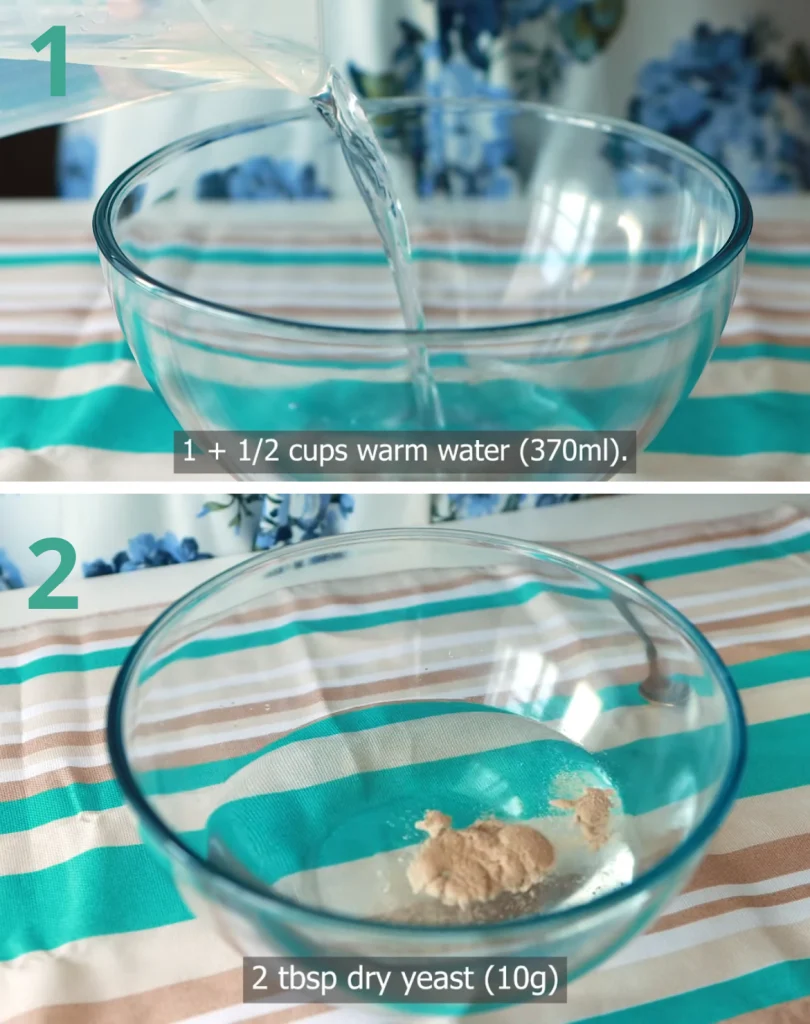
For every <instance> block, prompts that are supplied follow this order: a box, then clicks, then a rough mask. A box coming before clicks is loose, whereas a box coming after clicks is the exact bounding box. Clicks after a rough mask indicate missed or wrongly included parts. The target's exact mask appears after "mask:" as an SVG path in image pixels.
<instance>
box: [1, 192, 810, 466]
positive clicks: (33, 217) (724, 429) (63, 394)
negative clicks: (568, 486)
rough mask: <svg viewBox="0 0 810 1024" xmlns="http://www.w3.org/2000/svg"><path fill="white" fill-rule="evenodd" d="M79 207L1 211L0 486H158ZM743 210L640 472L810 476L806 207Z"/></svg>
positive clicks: (145, 393)
mask: <svg viewBox="0 0 810 1024" xmlns="http://www.w3.org/2000/svg"><path fill="white" fill-rule="evenodd" d="M90 214H91V210H90V208H89V207H87V206H86V205H84V204H71V203H60V202H53V203H30V204H25V203H0V368H1V369H0V479H7V480H8V479H12V480H85V481H92V480H114V479H117V480H168V479H171V478H172V467H171V456H170V454H169V452H170V450H171V443H172V432H173V430H175V429H177V425H176V423H175V421H174V419H173V417H172V416H171V414H170V413H169V412H168V410H167V409H166V406H165V405H164V404H163V402H162V401H161V400H160V399H159V398H157V397H156V396H155V395H154V394H153V393H152V392H151V391H150V389H149V387H148V385H147V384H146V382H145V380H144V378H143V376H142V374H141V373H140V371H139V370H138V368H137V366H136V364H135V363H134V361H133V359H132V356H131V354H130V351H129V348H128V347H127V345H126V344H125V343H124V341H123V340H122V337H121V332H120V329H119V327H118V324H117V322H116V320H115V317H114V315H113V312H112V310H111V306H110V303H109V300H108V298H107V295H106V292H105V289H104V285H103V282H102V278H101V271H100V268H99V263H98V257H97V256H96V253H95V248H94V245H93V242H92V238H91V234H90V229H89V224H90ZM758 216H759V220H758V225H757V228H756V229H755V235H754V240H753V245H752V248H751V252H750V256H749V259H748V264H747V269H746V273H745V278H744V281H743V286H742V290H741V294H740V297H739V300H738V303H737V306H736V308H735V310H734V313H733V315H732V319H731V322H730V324H729V327H728V329H727V331H726V334H725V336H724V338H723V340H722V343H721V345H720V347H719V349H718V351H717V353H716V355H715V356H714V358H713V360H712V362H711V364H710V365H709V366H708V368H707V369H706V371H705V372H704V374H703V376H702V378H701V380H700V381H699V383H698V385H697V388H696V390H695V391H694V393H693V395H692V396H691V397H690V398H689V399H688V400H687V401H685V402H684V403H683V404H682V405H681V406H680V407H679V408H678V409H677V410H676V412H675V413H674V415H673V417H672V419H671V420H670V422H669V423H668V424H667V425H666V427H665V428H664V430H663V432H662V433H661V434H660V435H659V437H658V438H657V439H656V441H655V442H654V444H653V446H652V449H651V450H650V451H649V452H647V453H646V454H645V455H644V456H643V457H642V458H641V460H640V476H641V478H643V479H658V480H663V479H677V480H754V479H768V480H796V479H808V478H810V431H808V429H807V423H808V422H810V362H808V360H810V199H786V200H784V201H781V200H776V201H768V202H767V203H761V204H760V208H759V209H758Z"/></svg>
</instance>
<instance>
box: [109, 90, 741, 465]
mask: <svg viewBox="0 0 810 1024" xmlns="http://www.w3.org/2000/svg"><path fill="white" fill-rule="evenodd" d="M368 113H369V116H370V120H371V121H372V123H373V124H374V126H375V128H376V131H377V134H378V135H379V137H380V138H381V140H382V142H383V144H384V148H385V150H386V154H387V157H388V161H389V164H390V167H391V171H392V174H393V178H394V182H395V185H396V188H397V189H398V191H399V194H400V196H401V197H402V202H403V207H404V210H405V214H406V217H407V220H408V223H409V225H410V231H411V241H412V245H413V257H414V261H415V273H416V277H417V281H418V286H419V291H420V297H421V300H422V304H423V306H424V308H425V311H426V323H427V328H426V330H424V331H419V332H408V331H406V330H405V329H404V327H403V320H402V316H401V313H400V310H399V305H398V301H397V295H396V290H395V287H394V282H393V277H392V274H391V273H390V271H389V268H388V265H387V263H386V259H385V256H384V253H383V249H382V245H381V243H380V241H379V239H378V237H377V236H376V234H375V232H374V230H373V227H372V225H371V220H370V218H369V215H368V213H367V211H366V208H365V206H364V205H363V203H362V201H361V199H360V197H359V194H358V192H357V190H356V188H355V186H354V183H353V181H352V179H351V175H350V173H349V171H348V169H347V167H346V165H345V162H344V160H343V157H342V154H341V151H340V147H339V144H338V143H337V141H336V140H335V138H334V137H333V136H332V134H331V132H330V130H329V128H328V127H327V125H326V123H325V121H323V119H322V118H321V117H320V115H319V114H317V113H316V112H315V110H314V108H312V109H305V110H302V111H299V112H296V113H293V114H291V113H289V112H288V113H285V114H283V115H278V116H276V117H270V118H267V119H265V120H260V121H252V122H249V123H239V124H232V125H228V126H226V127H223V128H220V129H218V130H215V131H209V132H207V133H203V134H198V135H195V136H193V137H191V138H188V139H184V140H182V141H180V142H177V143H176V144H174V145H171V146H169V147H168V148H166V149H163V150H161V151H160V152H158V153H157V154H155V155H154V156H152V157H149V158H148V159H146V160H144V161H143V162H141V163H139V164H138V165H137V166H135V167H134V168H132V169H131V170H130V171H128V172H127V173H125V174H124V175H122V176H121V177H120V178H119V179H118V180H117V181H116V182H114V184H112V185H111V186H110V188H109V189H108V190H107V191H106V193H105V194H104V196H103V197H102V199H101V201H100V202H99V204H98V207H97V210H96V214H95V219H94V229H95V235H96V239H97V242H98V246H99V250H100V253H101V257H102V264H103V266H104V269H105V273H106V278H107V282H108V285H109V289H110V292H111V295H112V298H113V301H114V304H115V309H116V311H117V315H118V318H119V320H120V323H121V326H122V328H123V331H124V333H125V335H126V337H127V339H128V341H129V343H130V345H131V347H132V350H133V352H134V354H135V357H136V359H137V360H138V363H139V364H140V366H141V369H142V370H143V372H144V374H145V375H146V377H147V379H148V380H149V382H150V384H151V385H152V387H153V388H154V389H155V390H156V391H157V392H158V393H159V394H161V395H162V396H163V398H164V399H165V401H166V403H167V404H168V406H169V408H170V409H171V411H172V412H173V413H174V415H175V416H176V418H177V420H178V421H179V423H180V425H181V426H182V427H183V429H184V430H186V431H202V432H207V431H218V430H233V431H238V432H244V431H263V432H276V431H283V430H317V431H326V432H334V431H346V430H357V431H361V430H405V429H430V430H433V429H447V430H519V431H535V430H574V429H576V430H611V431H613V430H632V431H636V432H637V433H638V439H639V445H640V447H642V448H643V447H644V446H646V445H647V444H648V443H649V442H650V441H651V440H652V439H653V438H654V436H655V435H656V434H657V433H658V431H659V430H660V429H661V427H662V426H663V424H664V423H665V421H666V420H667V418H668V417H669V415H670V413H671V412H672V410H673V408H674V407H675V404H676V403H677V402H678V401H679V399H681V398H683V397H684V396H685V395H686V394H688V393H689V392H690V391H691V389H692V387H693V386H694V384H695V382H696V381H697V379H698V377H699V376H700V374H701V372H702V370H703V368H704V366H705V365H706V362H707V360H708V359H709V356H710V355H711V353H712V351H713V349H714V346H715V344H716V342H717V340H718V338H719V336H720V334H721V332H722V330H723V328H724V326H725V324H726V320H727V317H728V313H729V309H730V307H731V303H732V301H733V299H734V296H735V293H736V289H737V286H738V282H739V277H740V273H741V269H742V265H743V259H744V252H745V247H746V244H747V241H748V237H749V235H750V231H751V226H752V214H751V207H750V203H749V201H748V199H747V198H746V196H745V194H744V192H743V190H742V188H741V187H740V186H739V184H738V183H737V182H736V181H735V180H734V179H733V178H732V177H731V175H730V174H728V173H727V172H726V171H725V170H723V169H722V168H721V167H719V166H718V165H716V164H715V163H713V162H712V161H711V160H709V159H707V158H706V157H704V156H702V155H700V154H699V153H697V152H695V151H693V150H692V149H690V148H688V147H686V146H684V145H682V144H680V143H678V142H676V141H673V140H671V139H669V138H666V137H664V136H661V135H658V134H656V133H653V132H650V131H649V130H647V129H645V128H642V127H639V126H636V125H632V124H625V123H623V122H618V121H613V120H609V119H606V118H597V117H577V116H575V115H572V114H566V113H562V112H560V111H557V110H554V109H551V108H548V107H544V106H541V105H537V104H531V103H517V102H509V101H503V102H498V101H478V100H476V101H464V100H457V99H440V100H422V99H420V100H414V99H407V100H394V101H386V102H375V103H370V104H369V105H368ZM296 161H298V162H296ZM302 162H303V163H302ZM415 356H416V357H417V358H416V362H415V360H414V357H415ZM414 366H418V367H419V372H418V373H417V372H416V371H415V370H414V369H413V368H414ZM416 378H418V379H416ZM426 381H427V385H429V387H430V388H431V389H432V394H433V399H432V401H431V402H430V403H426V402H425V401H424V400H423V399H422V400H420V397H419V396H420V395H422V394H423V393H424V391H425V387H426ZM240 475H242V476H243V477H244V478H245V479H250V478H251V477H252V476H255V475H256V474H255V472H254V471H253V470H250V469H249V471H248V472H247V473H245V474H240Z"/></svg>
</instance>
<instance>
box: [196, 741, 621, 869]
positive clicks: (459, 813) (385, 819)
mask: <svg viewBox="0 0 810 1024" xmlns="http://www.w3.org/2000/svg"><path fill="white" fill-rule="evenodd" d="M482 728H485V727H484V726H482ZM435 758H436V759H435V760H433V761H428V762H417V763H415V764H408V765H402V766H399V767H395V768H386V769H380V770H377V771H364V772H358V773H356V774H353V775H349V776H346V777H345V778H338V779H333V780H330V781H328V782H320V783H317V784H316V785H311V786H306V787H302V788H300V789H294V790H286V791H284V792H277V793H264V794H262V795H258V796H251V797H246V798H244V799H238V800H231V801H229V802H228V803H226V804H223V805H222V806H221V807H219V808H217V810H216V811H214V813H213V814H212V815H211V817H210V818H209V819H208V822H207V824H206V827H205V828H203V829H201V830H199V831H197V832H188V833H185V834H184V836H183V838H184V839H185V841H186V843H187V844H188V845H189V846H191V847H192V849H194V850H195V851H196V852H197V853H198V854H199V855H200V856H206V855H208V854H209V850H210V849H211V845H212V844H216V846H217V847H218V848H219V850H221V851H223V852H225V851H227V854H228V855H229V857H230V859H231V861H233V860H235V861H236V862H237V863H239V864H240V865H241V866H242V867H243V868H244V869H246V870H247V871H248V872H249V873H251V874H253V875H255V876H256V877H258V878H260V879H261V880H262V881H263V882H264V883H265V884H269V885H273V884H276V883H277V882H278V881H279V880H280V879H282V878H286V877H288V876H289V875H294V874H298V873H299V872H302V871H311V870H314V869H316V868H325V867H330V866H333V865H335V864H344V863H349V862H351V861H355V860H362V859H364V858H367V857H372V856H374V855H375V854H377V853H388V852H391V851H394V850H401V849H404V848H405V847H407V846H412V845H413V844H415V843H418V842H420V841H421V839H423V838H424V837H423V834H422V833H420V832H419V830H418V829H417V828H416V825H415V823H416V822H417V821H419V819H420V818H421V817H422V815H423V814H424V812H425V809H426V808H428V807H440V808H441V810H442V811H444V812H445V813H446V814H449V815H450V817H451V818H452V819H453V823H454V825H456V826H457V827H459V828H464V827H466V826H468V825H471V824H472V823H473V822H474V821H475V820H476V819H477V818H478V817H479V816H480V814H481V806H482V805H483V806H486V807H487V808H489V809H490V810H491V811H492V813H494V814H495V815H496V816H497V817H499V818H509V817H512V816H513V815H510V814H509V805H510V803H511V801H512V800H516V801H520V805H521V808H522V810H521V814H520V816H521V817H525V818H535V817H539V816H541V815H542V816H545V815H549V814H554V815H556V816H558V817H559V816H563V815H564V814H565V812H564V811H559V810H555V809H553V808H552V807H551V806H550V804H549V802H548V799H549V791H550V782H551V781H552V780H553V779H554V778H555V777H556V776H557V775H558V774H559V773H563V772H564V773H566V774H567V773H572V774H575V773H577V772H580V771H583V770H585V771H590V772H592V773H593V772H594V770H596V773H597V774H598V772H599V769H598V766H596V765H595V764H594V759H593V757H592V756H591V755H590V754H588V753H587V752H586V751H585V750H583V749H582V748H581V747H577V746H575V745H573V744H571V743H568V742H567V741H562V740H555V739H541V740H535V741H531V742H526V743H515V744H512V745H511V746H508V747H500V748H496V749H493V750H481V751H479V752H477V753H476V754H475V755H473V756H470V755H466V754H465V755H462V756H458V757H442V756H441V754H440V752H439V751H436V754H435ZM271 763H272V764H276V765H278V764H283V763H284V762H283V759H282V761H281V762H278V761H274V762H271ZM602 781H603V783H604V784H605V785H606V786H609V785H610V780H608V779H604V780H602ZM623 795H624V794H622V796H623ZM625 806H626V805H625ZM358 807H362V808H363V815H362V823H363V825H362V828H358V827H351V828H346V827H341V825H342V823H341V814H342V813H344V809H348V808H358ZM392 808H396V809H397V810H396V812H395V813H394V817H393V819H392V810H391V809H392ZM404 822H407V823H408V824H407V825H405V824H403V823H404Z"/></svg>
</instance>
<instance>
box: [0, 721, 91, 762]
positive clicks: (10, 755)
mask: <svg viewBox="0 0 810 1024" xmlns="http://www.w3.org/2000/svg"><path fill="white" fill-rule="evenodd" d="M105 742H106V732H105V730H104V729H93V730H92V731H87V730H83V729H82V730H74V731H71V727H70V725H66V726H65V729H64V731H62V732H56V733H48V735H47V736H37V738H36V739H34V740H25V741H24V742H23V743H20V742H19V741H15V742H14V743H3V740H2V737H0V759H2V760H3V761H4V762H5V761H11V760H16V761H20V762H23V763H24V762H25V760H26V758H29V757H31V756H32V755H33V754H41V753H43V752H44V751H46V750H53V748H54V747H57V748H67V747H71V748H74V749H75V748H87V747H103V746H104V744H105ZM65 753H66V751H64V750H63V756H64V755H65ZM82 753H83V754H86V753H87V751H86V749H82Z"/></svg>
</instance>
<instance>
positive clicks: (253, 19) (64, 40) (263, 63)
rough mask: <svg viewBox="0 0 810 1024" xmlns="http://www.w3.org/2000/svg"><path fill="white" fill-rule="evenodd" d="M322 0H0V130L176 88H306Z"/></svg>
mask: <svg viewBox="0 0 810 1024" xmlns="http://www.w3.org/2000/svg"><path fill="white" fill-rule="evenodd" d="M321 3H322V0H0V136H5V135H12V134H15V133H16V132H21V131H27V130H30V129H33V128H40V127H44V126H46V125H51V124H59V123H62V122H65V121H70V120H74V119H76V118H79V117H84V116H87V115H88V114H94V113H101V112H102V111H107V110H112V109H114V108H116V107H119V106H122V105H124V104H127V103H135V102H139V101H143V100H148V99H152V98H155V97H157V96H162V95H165V94H166V93H169V92H173V91H176V90H178V89H192V88H215V87H219V88H223V87H228V86H233V85H246V84H252V85H257V84H267V85H273V84H275V85H276V86H283V87H286V88H287V89H292V90H294V91H295V92H297V93H299V94H301V95H303V96H307V97H309V96H313V95H315V94H316V93H318V92H319V91H320V89H321V87H322V85H323V82H324V80H325V78H326V73H327V64H326V59H325V57H324V55H323V46H322V38H323V17H322V9H321Z"/></svg>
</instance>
